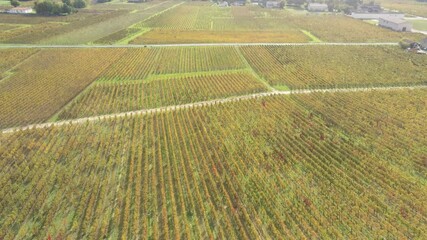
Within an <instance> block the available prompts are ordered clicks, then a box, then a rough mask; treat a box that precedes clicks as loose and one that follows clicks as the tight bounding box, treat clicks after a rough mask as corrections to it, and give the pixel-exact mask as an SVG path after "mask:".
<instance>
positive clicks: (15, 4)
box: [10, 0, 21, 7]
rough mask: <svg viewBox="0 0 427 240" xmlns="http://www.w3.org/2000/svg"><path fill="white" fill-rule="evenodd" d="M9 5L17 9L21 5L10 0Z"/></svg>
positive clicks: (16, 1) (14, 0)
mask: <svg viewBox="0 0 427 240" xmlns="http://www.w3.org/2000/svg"><path fill="white" fill-rule="evenodd" d="M10 5H12V6H14V7H18V6H19V5H21V3H20V2H19V1H18V0H10Z"/></svg>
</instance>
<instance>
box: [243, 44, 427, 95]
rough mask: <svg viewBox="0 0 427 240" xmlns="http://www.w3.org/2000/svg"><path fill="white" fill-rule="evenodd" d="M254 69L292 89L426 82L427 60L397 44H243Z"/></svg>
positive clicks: (266, 78)
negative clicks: (392, 45) (247, 45)
mask: <svg viewBox="0 0 427 240" xmlns="http://www.w3.org/2000/svg"><path fill="white" fill-rule="evenodd" d="M242 53H243V55H244V56H245V57H246V59H247V60H248V62H249V63H250V65H251V66H252V67H253V68H254V69H255V71H256V72H257V73H258V74H259V75H260V76H261V77H263V78H265V80H267V81H268V82H269V83H270V84H271V85H272V86H275V87H280V86H281V85H286V86H288V87H290V88H292V89H300V88H332V87H337V86H338V87H350V86H359V87H363V86H390V85H405V84H414V83H425V82H426V76H427V71H426V69H427V68H426V67H427V61H426V58H425V57H424V56H422V55H414V54H407V53H405V52H403V51H402V50H400V49H399V48H397V47H384V46H382V47H378V46H295V47H277V46H266V47H262V46H259V47H242Z"/></svg>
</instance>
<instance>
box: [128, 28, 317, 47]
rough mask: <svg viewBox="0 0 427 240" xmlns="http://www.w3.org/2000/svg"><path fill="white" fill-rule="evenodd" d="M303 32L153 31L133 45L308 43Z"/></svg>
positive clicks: (133, 42) (140, 37) (137, 39)
mask: <svg viewBox="0 0 427 240" xmlns="http://www.w3.org/2000/svg"><path fill="white" fill-rule="evenodd" d="M309 40H310V39H309V38H308V37H307V36H305V35H304V34H303V33H302V32H298V31H297V30H295V31H293V32H237V33H236V32H231V31H230V32H223V31H221V32H215V31H169V30H151V31H150V32H148V33H145V34H143V35H141V36H139V37H137V38H136V39H134V40H133V41H132V42H131V43H132V44H158V43H233V42H241V43H245V42H246V43H251V42H252V43H260V42H261V43H266V42H278V43H280V42H308V41H309Z"/></svg>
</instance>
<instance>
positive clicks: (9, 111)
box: [0, 46, 427, 128]
mask: <svg viewBox="0 0 427 240" xmlns="http://www.w3.org/2000/svg"><path fill="white" fill-rule="evenodd" d="M0 53H1V54H2V56H5V58H4V59H5V60H6V59H7V61H4V62H3V63H1V65H0V70H1V76H2V78H3V79H2V80H0V100H1V101H0V109H1V114H0V127H1V128H8V127H15V126H21V125H27V124H32V123H40V122H45V121H48V120H56V119H58V117H59V119H67V118H76V117H86V116H93V115H100V114H109V113H116V112H125V111H134V110H140V109H147V108H156V107H163V106H168V105H179V104H184V103H191V102H198V101H205V100H210V99H215V98H223V97H228V96H235V95H246V94H250V93H255V92H260V91H262V92H268V91H270V90H271V89H272V87H274V88H276V89H278V90H283V89H294V90H295V89H317V88H335V87H339V88H344V87H368V86H409V85H414V84H415V85H423V84H425V83H426V78H425V76H427V70H426V69H427V68H426V66H427V62H426V59H425V58H424V56H422V55H414V54H410V53H407V52H404V51H402V50H400V49H399V48H398V47H394V46H393V47H392V46H388V47H387V46H246V47H222V46H221V47H155V48H136V49H133V48H131V49H125V48H109V49H41V50H40V49H19V50H17V49H4V50H1V51H0ZM100 55H102V56H104V57H105V58H99V57H97V56H100ZM366 59H369V60H368V61H367V60H366ZM21 61H23V62H22V63H21ZM18 63H19V64H18ZM269 85H270V86H269ZM159 90H162V91H163V92H159ZM110 98H111V99H115V100H114V101H108V99H110ZM64 108H66V110H64Z"/></svg>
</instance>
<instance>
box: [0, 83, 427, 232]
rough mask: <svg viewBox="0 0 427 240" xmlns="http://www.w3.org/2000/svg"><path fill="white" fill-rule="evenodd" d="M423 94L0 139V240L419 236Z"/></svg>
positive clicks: (331, 99)
mask: <svg viewBox="0 0 427 240" xmlns="http://www.w3.org/2000/svg"><path fill="white" fill-rule="evenodd" d="M426 94H427V92H426V90H412V91H409V90H408V91H405V90H403V91H392V92H388V93H387V92H366V93H328V94H304V95H295V96H274V97H268V98H262V99H252V100H245V101H239V102H235V103H229V104H224V105H223V104H220V105H215V106H206V107H202V108H188V109H182V110H178V111H172V112H163V113H159V114H148V115H142V116H127V117H125V118H117V119H112V120H105V121H98V122H94V123H87V124H85V123H84V124H79V125H64V126H62V127H51V128H47V129H38V130H27V131H21V132H16V133H13V134H5V135H2V136H1V135H0V159H2V160H1V161H0V173H1V174H0V176H1V178H0V196H2V197H0V238H4V239H13V238H16V239H43V238H44V239H47V238H61V239H64V238H73V239H82V238H87V239H99V238H104V237H107V236H108V238H112V239H118V238H121V239H131V238H132V239H133V238H140V237H144V238H153V239H170V238H182V239H204V238H220V239H224V238H229V239H237V238H238V239H247V238H266V239H269V238H273V239H279V238H286V239H354V238H365V239H395V238H396V239H425V238H427V221H426V219H427V218H426V215H427V209H426V205H425V203H424V200H425V199H426V197H427V195H426V191H425V189H426V167H427V165H426V162H425V146H426V145H427V142H426V140H425V136H426V135H427V132H426V129H425V127H424V121H425V115H426V114H427V112H426V110H427V109H426V104H425V96H426ZM395 130H397V132H395ZM402 135H403V136H402ZM372 140H374V142H372ZM393 146H398V148H397V149H396V151H394V149H393V148H392V147H393ZM420 161H421V162H420Z"/></svg>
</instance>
